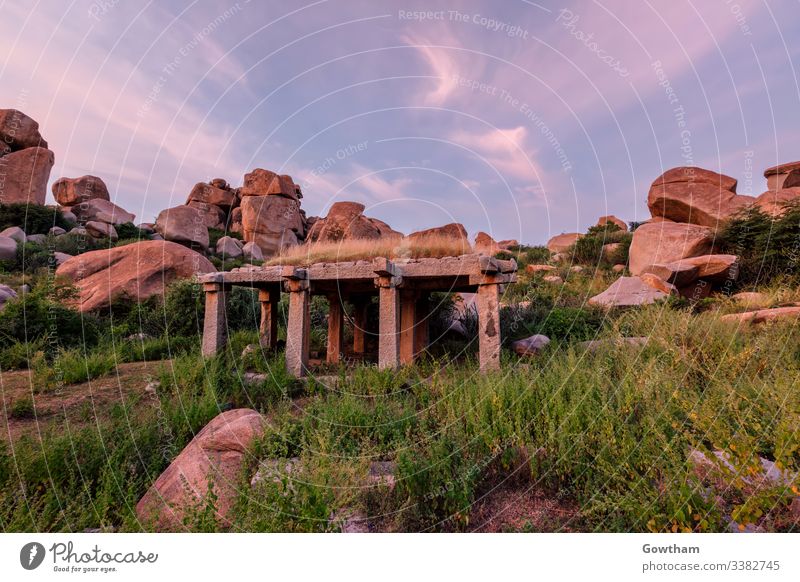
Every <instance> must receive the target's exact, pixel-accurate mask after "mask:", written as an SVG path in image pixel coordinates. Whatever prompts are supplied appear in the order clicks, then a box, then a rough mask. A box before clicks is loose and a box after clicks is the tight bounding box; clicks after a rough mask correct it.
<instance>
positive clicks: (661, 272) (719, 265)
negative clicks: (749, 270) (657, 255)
mask: <svg viewBox="0 0 800 582" xmlns="http://www.w3.org/2000/svg"><path fill="white" fill-rule="evenodd" d="M644 272H645V273H653V274H655V275H657V276H658V277H660V278H661V279H663V280H664V281H667V282H669V283H672V284H673V285H675V286H677V287H684V286H686V285H689V284H691V283H693V282H695V281H696V280H697V279H705V280H706V281H709V282H711V283H721V282H723V281H726V280H731V281H735V280H736V279H737V277H738V276H739V257H737V256H736V255H702V256H699V257H691V258H688V259H681V260H679V261H673V262H671V263H667V264H655V265H650V266H648V267H645V269H644Z"/></svg>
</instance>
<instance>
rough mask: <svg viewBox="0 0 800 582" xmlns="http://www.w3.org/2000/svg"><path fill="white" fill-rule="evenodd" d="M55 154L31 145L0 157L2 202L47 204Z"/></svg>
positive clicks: (0, 192)
mask: <svg viewBox="0 0 800 582" xmlns="http://www.w3.org/2000/svg"><path fill="white" fill-rule="evenodd" d="M54 163H55V156H54V155H53V152H51V151H50V150H47V149H44V148H38V147H34V148H27V149H24V150H19V151H16V152H11V153H9V154H6V155H4V156H2V157H0V176H1V177H2V180H0V203H2V204H14V203H23V204H39V205H43V204H44V202H45V197H46V195H47V181H48V180H49V179H50V170H52V169H53V164H54Z"/></svg>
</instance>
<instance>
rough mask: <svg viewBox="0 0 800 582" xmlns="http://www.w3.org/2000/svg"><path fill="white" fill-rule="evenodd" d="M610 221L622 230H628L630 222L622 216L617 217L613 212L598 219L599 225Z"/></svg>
mask: <svg viewBox="0 0 800 582" xmlns="http://www.w3.org/2000/svg"><path fill="white" fill-rule="evenodd" d="M608 223H611V224H616V225H617V226H618V227H619V229H620V230H623V231H625V232H628V223H626V222H625V221H624V220H622V219H621V218H617V217H616V216H614V215H613V214H609V215H608V216H601V217H600V219H599V220H598V221H597V226H604V225H606V224H608Z"/></svg>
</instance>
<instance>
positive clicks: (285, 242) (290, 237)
mask: <svg viewBox="0 0 800 582" xmlns="http://www.w3.org/2000/svg"><path fill="white" fill-rule="evenodd" d="M240 208H241V221H242V222H241V224H242V235H243V236H244V240H245V241H247V242H254V243H256V244H257V245H258V246H259V248H261V250H262V251H263V253H264V255H265V256H272V255H274V254H276V253H279V252H280V251H282V250H283V249H285V248H287V247H291V246H295V245H297V244H298V242H299V240H300V239H301V238H302V236H303V234H304V221H303V214H302V212H301V211H300V202H298V201H297V200H295V199H293V198H288V197H285V196H277V195H270V196H245V197H243V198H242V205H241V206H240Z"/></svg>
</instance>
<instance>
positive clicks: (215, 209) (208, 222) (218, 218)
mask: <svg viewBox="0 0 800 582" xmlns="http://www.w3.org/2000/svg"><path fill="white" fill-rule="evenodd" d="M187 206H189V207H190V208H194V209H196V210H199V211H200V212H202V213H203V224H204V225H205V227H206V228H217V229H220V230H224V229H225V211H224V210H223V209H222V208H220V207H219V206H215V205H214V204H206V203H205V202H189V204H187Z"/></svg>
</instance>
